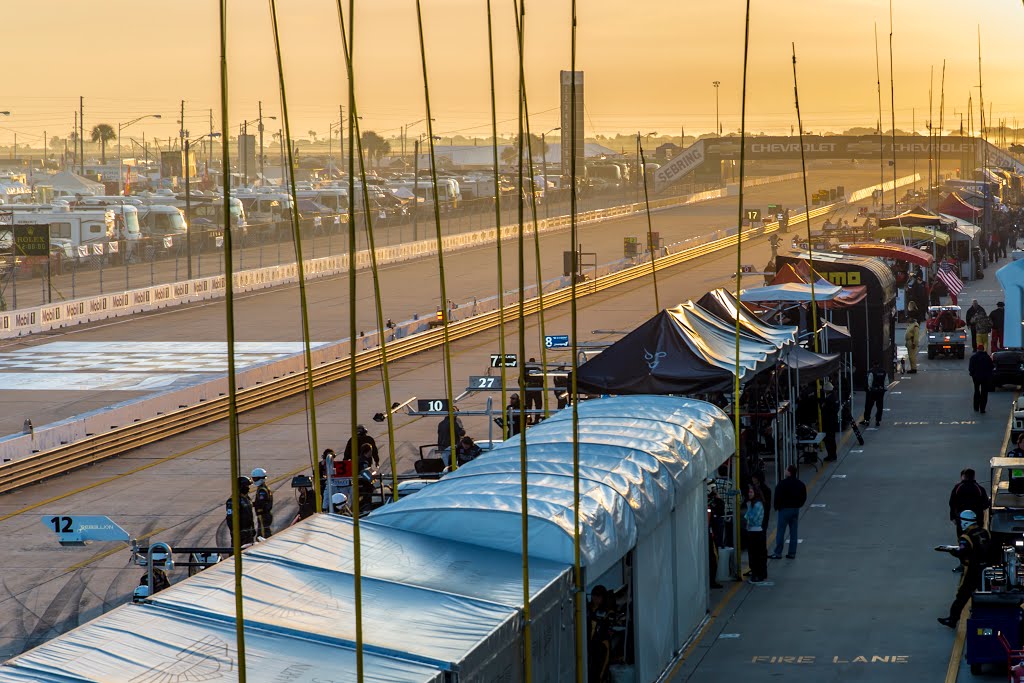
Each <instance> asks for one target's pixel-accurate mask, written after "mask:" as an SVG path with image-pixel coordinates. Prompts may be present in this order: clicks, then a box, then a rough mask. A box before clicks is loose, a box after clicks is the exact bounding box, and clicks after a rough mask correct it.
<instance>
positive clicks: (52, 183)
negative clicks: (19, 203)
mask: <svg viewBox="0 0 1024 683" xmlns="http://www.w3.org/2000/svg"><path fill="white" fill-rule="evenodd" d="M35 184H36V185H46V186H48V187H52V188H53V192H54V194H55V195H56V196H75V195H82V196H87V195H96V196H100V195H103V194H105V193H106V189H105V187H104V186H103V183H98V182H96V181H94V180H89V179H88V178H83V177H82V176H80V175H78V174H77V173H72V172H71V171H61V172H60V173H55V174H54V175H51V176H36V177H35Z"/></svg>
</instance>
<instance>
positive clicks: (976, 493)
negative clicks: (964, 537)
mask: <svg viewBox="0 0 1024 683" xmlns="http://www.w3.org/2000/svg"><path fill="white" fill-rule="evenodd" d="M974 476H975V474H974V470H973V469H971V468H970V467H968V468H966V469H964V470H961V471H960V481H958V482H957V483H956V486H954V487H953V490H952V491H951V492H950V494H949V521H951V522H953V526H955V527H956V535H957V537H958V538H959V536H960V532H961V528H960V513H961V512H963V511H964V510H971V511H972V512H974V514H976V515H977V516H978V519H981V518H982V515H983V514H984V513H985V510H988V509H989V507H990V506H991V504H992V501H991V499H990V498H989V496H988V492H987V491H986V490H985V487H984V486H982V485H981V484H979V483H978V482H977V481H975V479H974Z"/></svg>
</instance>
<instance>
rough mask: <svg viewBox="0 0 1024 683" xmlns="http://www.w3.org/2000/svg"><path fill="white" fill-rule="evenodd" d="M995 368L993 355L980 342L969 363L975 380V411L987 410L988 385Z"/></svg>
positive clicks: (982, 411) (969, 369)
mask: <svg viewBox="0 0 1024 683" xmlns="http://www.w3.org/2000/svg"><path fill="white" fill-rule="evenodd" d="M993 370H995V363H993V362H992V357H991V356H989V355H988V353H987V352H986V351H985V347H984V346H982V345H981V344H978V350H977V351H975V352H974V354H973V355H971V360H970V362H969V363H968V365H967V371H968V372H970V373H971V379H972V380H974V412H976V413H977V412H981V413H984V412H985V407H986V406H987V405H988V385H989V383H990V382H991V381H992V371H993Z"/></svg>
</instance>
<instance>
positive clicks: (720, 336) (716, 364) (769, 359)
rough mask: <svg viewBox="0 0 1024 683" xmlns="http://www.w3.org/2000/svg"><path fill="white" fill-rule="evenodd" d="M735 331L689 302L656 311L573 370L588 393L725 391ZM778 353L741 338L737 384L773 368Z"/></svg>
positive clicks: (767, 345) (764, 344) (748, 337)
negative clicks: (649, 317) (639, 324)
mask: <svg viewBox="0 0 1024 683" xmlns="http://www.w3.org/2000/svg"><path fill="white" fill-rule="evenodd" d="M734 335H735V330H730V328H729V326H728V324H726V323H725V322H724V321H722V320H720V319H718V318H716V317H715V316H713V315H711V314H710V313H709V312H707V311H705V310H703V309H701V308H699V307H697V306H695V305H694V304H692V303H689V304H685V305H683V306H677V307H676V308H672V309H666V310H663V311H661V312H660V313H658V315H656V316H654V317H653V318H651V319H650V320H648V321H647V322H645V323H644V324H643V325H641V326H640V327H638V328H636V329H635V330H633V331H632V332H630V333H629V334H627V335H626V336H625V337H623V338H622V339H620V340H618V341H617V342H615V343H614V344H612V345H611V346H609V347H608V348H607V349H605V350H604V351H603V352H602V353H601V354H600V355H599V356H596V357H595V358H592V359H591V360H589V361H587V362H586V363H584V364H583V365H581V366H580V367H579V368H578V369H577V383H578V386H579V388H580V391H583V392H586V393H591V394H695V393H705V392H717V391H725V390H727V389H728V388H729V387H731V386H732V383H733V377H734V374H733V373H734V368H735V355H736V347H735V336H734ZM777 353H778V349H777V348H776V347H775V346H773V345H771V344H770V343H767V342H764V341H761V340H759V339H758V338H757V337H756V336H754V335H749V334H745V333H744V334H741V336H740V380H741V381H746V380H748V379H749V378H751V377H753V376H754V375H756V374H757V373H758V372H760V371H761V370H763V369H765V368H768V367H773V366H774V364H775V360H776V356H777Z"/></svg>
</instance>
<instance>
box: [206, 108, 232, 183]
mask: <svg viewBox="0 0 1024 683" xmlns="http://www.w3.org/2000/svg"><path fill="white" fill-rule="evenodd" d="M226 134H227V133H225V135H226ZM203 146H204V147H206V170H207V172H209V170H210V155H211V154H212V153H213V109H210V137H209V138H208V139H206V140H204V141H203Z"/></svg>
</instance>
